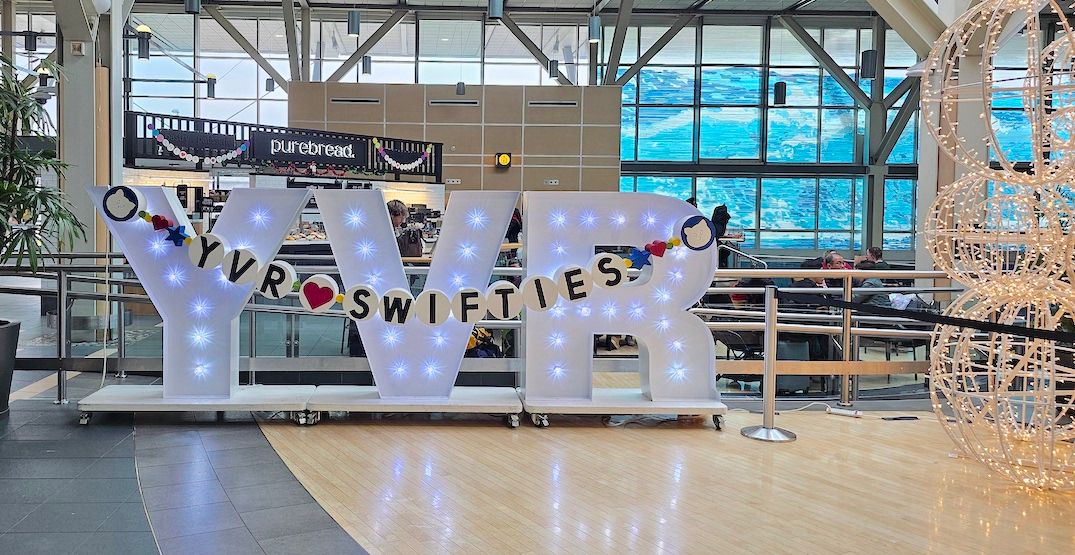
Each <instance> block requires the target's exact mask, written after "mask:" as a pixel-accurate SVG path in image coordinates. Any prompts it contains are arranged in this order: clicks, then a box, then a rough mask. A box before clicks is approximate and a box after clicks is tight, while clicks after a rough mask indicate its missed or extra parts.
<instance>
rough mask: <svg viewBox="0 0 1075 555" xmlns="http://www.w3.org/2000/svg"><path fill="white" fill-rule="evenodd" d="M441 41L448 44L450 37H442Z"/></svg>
mask: <svg viewBox="0 0 1075 555" xmlns="http://www.w3.org/2000/svg"><path fill="white" fill-rule="evenodd" d="M440 41H441V42H448V37H441V38H440Z"/></svg>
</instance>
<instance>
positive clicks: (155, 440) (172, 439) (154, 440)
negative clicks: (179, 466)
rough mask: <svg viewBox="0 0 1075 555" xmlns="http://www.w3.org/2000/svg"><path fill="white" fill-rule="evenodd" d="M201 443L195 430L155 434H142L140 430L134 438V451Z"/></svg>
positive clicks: (199, 436) (200, 438)
mask: <svg viewBox="0 0 1075 555" xmlns="http://www.w3.org/2000/svg"><path fill="white" fill-rule="evenodd" d="M201 442H202V437H201V435H200V434H199V433H198V431H197V430H175V431H169V432H165V433H159V434H155V433H144V432H143V429H141V428H140V429H139V430H138V432H137V433H135V436H134V450H135V452H138V451H145V450H146V449H158V448H161V447H176V446H180V445H198V444H199V443H201Z"/></svg>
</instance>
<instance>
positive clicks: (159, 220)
mask: <svg viewBox="0 0 1075 555" xmlns="http://www.w3.org/2000/svg"><path fill="white" fill-rule="evenodd" d="M151 221H152V222H153V230H154V231H160V230H162V229H165V228H169V227H172V222H171V221H169V220H168V218H165V217H164V216H153V219H152V220H151Z"/></svg>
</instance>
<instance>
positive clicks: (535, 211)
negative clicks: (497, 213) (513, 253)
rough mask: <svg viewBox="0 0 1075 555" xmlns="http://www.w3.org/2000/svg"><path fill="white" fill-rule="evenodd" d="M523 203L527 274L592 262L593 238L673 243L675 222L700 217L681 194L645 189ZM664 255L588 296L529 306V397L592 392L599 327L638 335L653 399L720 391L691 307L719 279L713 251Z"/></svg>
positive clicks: (529, 197) (708, 338) (538, 196)
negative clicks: (625, 280)
mask: <svg viewBox="0 0 1075 555" xmlns="http://www.w3.org/2000/svg"><path fill="white" fill-rule="evenodd" d="M524 205H525V206H524V213H525V216H526V228H525V236H526V246H527V248H526V255H527V262H526V267H527V273H528V274H529V275H530V276H540V275H546V276H552V275H556V273H557V270H558V269H560V268H562V267H564V266H567V265H575V266H580V267H582V268H589V261H590V260H591V258H592V257H593V255H594V249H595V247H596V246H597V245H608V246H631V247H636V248H639V249H641V248H642V247H643V245H647V244H649V243H652V242H653V241H661V242H664V241H668V240H669V239H671V238H673V237H679V233H680V230H678V229H674V227H675V226H676V225H677V223H678V222H680V221H681V220H683V219H684V218H686V217H688V216H698V209H696V208H694V207H692V206H691V205H689V204H687V203H685V202H683V201H681V200H678V199H674V198H670V197H666V196H661V195H652V194H642V193H551V192H541V193H526V197H525V200H524ZM661 254H662V256H657V255H652V256H650V257H649V259H650V265H647V266H645V267H644V268H643V269H642V274H641V277H639V278H637V279H635V280H634V281H632V282H630V283H628V284H623V285H619V286H615V287H608V288H604V287H594V288H593V289H592V291H590V292H589V293H588V294H587V296H586V297H585V298H583V299H580V300H577V301H574V302H572V301H568V300H565V299H563V298H561V299H560V300H559V302H558V304H557V305H556V306H554V307H553V308H552V309H550V310H547V311H544V312H538V311H529V312H527V314H526V346H527V349H526V374H525V382H524V383H525V395H526V398H527V399H590V398H592V395H593V336H594V335H595V334H627V335H633V336H635V337H636V338H637V339H638V359H639V360H638V361H639V372H640V373H641V379H642V380H641V381H642V392H643V394H644V395H645V396H646V397H647V398H649V399H650V400H653V401H675V400H718V399H719V398H720V397H719V395H718V393H717V390H716V380H715V376H714V358H715V356H714V349H713V336H712V334H711V333H710V332H709V329H708V328H707V327H706V325H705V323H704V322H702V320H701V319H699V318H698V317H697V316H695V315H693V314H691V313H689V312H687V309H689V308H691V307H692V306H693V305H694V304H695V303H696V302H698V300H699V299H700V298H701V297H702V295H703V294H704V293H705V291H706V289H707V288H708V287H709V285H710V283H712V281H713V271H714V270H715V269H716V267H717V252H716V249H715V248H708V249H705V250H691V249H689V248H687V247H686V246H680V247H676V248H674V249H671V250H668V251H662V252H661Z"/></svg>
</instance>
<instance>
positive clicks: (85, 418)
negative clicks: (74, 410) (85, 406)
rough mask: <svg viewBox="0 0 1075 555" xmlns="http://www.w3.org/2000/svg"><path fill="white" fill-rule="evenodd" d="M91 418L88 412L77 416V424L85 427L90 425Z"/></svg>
mask: <svg viewBox="0 0 1075 555" xmlns="http://www.w3.org/2000/svg"><path fill="white" fill-rule="evenodd" d="M92 416H93V415H92V414H90V413H88V412H84V413H82V414H80V415H78V423H79V424H81V425H83V426H85V425H87V424H89V423H90V418H91V417H92Z"/></svg>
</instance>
